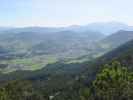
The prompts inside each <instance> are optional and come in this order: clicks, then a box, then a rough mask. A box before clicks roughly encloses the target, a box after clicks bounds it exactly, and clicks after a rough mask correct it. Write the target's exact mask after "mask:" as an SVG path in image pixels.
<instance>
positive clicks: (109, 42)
mask: <svg viewBox="0 0 133 100" xmlns="http://www.w3.org/2000/svg"><path fill="white" fill-rule="evenodd" d="M132 39H133V31H124V30H120V31H118V32H116V33H113V34H111V35H109V36H107V37H105V38H104V39H103V40H101V41H100V44H101V45H103V47H104V46H105V47H107V48H116V47H118V46H120V45H122V44H124V43H126V42H128V41H130V40H132Z"/></svg>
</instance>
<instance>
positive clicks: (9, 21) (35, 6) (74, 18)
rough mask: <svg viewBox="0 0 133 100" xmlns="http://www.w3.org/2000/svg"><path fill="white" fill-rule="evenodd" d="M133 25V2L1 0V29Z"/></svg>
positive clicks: (118, 0) (105, 0)
mask: <svg viewBox="0 0 133 100" xmlns="http://www.w3.org/2000/svg"><path fill="white" fill-rule="evenodd" d="M108 21H118V22H123V23H127V24H129V25H133V0H0V26H22V27H23V26H57V27H58V26H67V25H84V24H88V23H92V22H108Z"/></svg>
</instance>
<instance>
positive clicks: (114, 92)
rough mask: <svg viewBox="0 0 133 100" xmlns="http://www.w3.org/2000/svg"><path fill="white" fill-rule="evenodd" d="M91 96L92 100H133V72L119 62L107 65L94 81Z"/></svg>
mask: <svg viewBox="0 0 133 100" xmlns="http://www.w3.org/2000/svg"><path fill="white" fill-rule="evenodd" d="M89 96H90V100H91V99H92V97H93V100H133V72H130V71H128V69H127V68H125V67H123V66H122V65H120V63H119V62H113V63H112V64H111V65H105V66H104V68H103V70H102V71H101V72H100V73H99V74H97V77H96V79H95V80H94V81H93V83H92V87H91V88H90V92H89ZM86 100H88V99H86Z"/></svg>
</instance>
